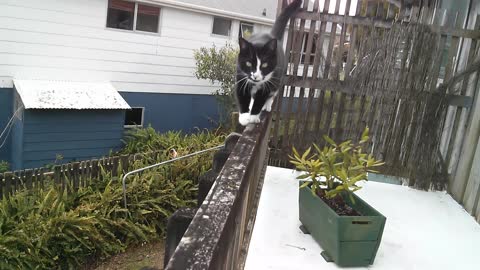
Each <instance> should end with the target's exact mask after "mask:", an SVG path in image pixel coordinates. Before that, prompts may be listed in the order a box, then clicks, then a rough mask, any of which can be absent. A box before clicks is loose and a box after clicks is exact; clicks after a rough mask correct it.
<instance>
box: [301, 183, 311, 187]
mask: <svg viewBox="0 0 480 270" xmlns="http://www.w3.org/2000/svg"><path fill="white" fill-rule="evenodd" d="M310 184H311V182H305V183H303V184H302V185H300V188H305V187H308V185H310Z"/></svg>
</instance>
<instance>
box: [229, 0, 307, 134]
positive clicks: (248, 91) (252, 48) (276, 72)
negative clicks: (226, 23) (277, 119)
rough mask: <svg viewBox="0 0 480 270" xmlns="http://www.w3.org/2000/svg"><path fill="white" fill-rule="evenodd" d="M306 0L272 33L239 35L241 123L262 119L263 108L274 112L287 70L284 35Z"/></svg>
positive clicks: (290, 9) (298, 1)
mask: <svg viewBox="0 0 480 270" xmlns="http://www.w3.org/2000/svg"><path fill="white" fill-rule="evenodd" d="M301 4H302V0H293V1H292V2H291V3H290V4H289V5H288V6H287V7H286V8H285V9H284V10H283V11H282V12H281V14H280V15H279V16H278V18H277V20H276V21H275V24H274V25H273V28H272V31H271V32H270V33H259V34H253V35H252V36H251V37H249V38H248V39H244V38H242V37H240V38H239V41H238V42H239V45H240V53H239V55H238V60H237V78H236V96H237V103H238V107H239V111H240V113H239V119H238V120H239V122H240V124H241V125H243V126H246V125H248V124H249V123H259V122H260V112H261V111H262V110H265V111H268V112H269V111H271V109H272V103H273V99H274V98H275V96H276V95H277V92H278V88H279V87H280V85H282V80H283V77H284V74H285V72H286V69H287V61H286V59H285V53H284V52H283V49H282V38H283V34H284V32H285V27H286V26H287V23H288V20H289V19H290V17H291V16H292V15H293V14H294V13H295V12H296V11H297V10H298V9H299V8H300V6H301Z"/></svg>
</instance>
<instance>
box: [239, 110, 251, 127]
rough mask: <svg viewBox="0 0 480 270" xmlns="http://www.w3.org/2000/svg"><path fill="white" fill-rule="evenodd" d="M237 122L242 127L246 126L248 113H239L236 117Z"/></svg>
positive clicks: (248, 119)
mask: <svg viewBox="0 0 480 270" xmlns="http://www.w3.org/2000/svg"><path fill="white" fill-rule="evenodd" d="M238 122H239V123H240V125H242V126H246V125H248V124H249V123H250V114H249V113H241V114H240V115H239V116H238Z"/></svg>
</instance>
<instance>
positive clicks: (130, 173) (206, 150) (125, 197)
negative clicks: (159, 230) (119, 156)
mask: <svg viewBox="0 0 480 270" xmlns="http://www.w3.org/2000/svg"><path fill="white" fill-rule="evenodd" d="M224 146H225V144H222V145H219V146H215V147H212V148H208V149H205V150H201V151H198V152H195V153H191V154H188V155H185V156H181V157H177V158H173V159H170V160H167V161H163V162H160V163H157V164H153V165H150V166H147V167H144V168H141V169H137V170H134V171H130V172H128V173H126V174H125V175H124V176H123V178H122V188H123V203H124V206H125V209H127V185H126V180H127V177H129V176H130V175H133V174H137V173H139V172H143V171H146V170H148V169H152V168H156V167H159V166H163V165H166V164H169V163H172V162H175V161H178V160H181V159H185V158H189V157H193V156H196V155H200V154H203V153H206V152H210V151H213V150H216V149H220V148H222V147H224Z"/></svg>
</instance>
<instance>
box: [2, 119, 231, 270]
mask: <svg viewBox="0 0 480 270" xmlns="http://www.w3.org/2000/svg"><path fill="white" fill-rule="evenodd" d="M223 139H224V136H223V135H222V134H216V133H215V132H208V131H203V132H199V133H197V134H192V135H184V134H182V133H179V132H170V133H167V134H158V133H155V132H153V131H152V129H150V128H149V129H145V130H136V131H134V132H133V133H132V134H130V136H129V139H128V140H127V143H126V146H127V147H126V148H125V149H124V150H123V151H122V153H132V152H130V151H135V150H141V151H147V150H157V151H162V150H165V151H166V153H167V152H168V149H169V148H170V147H176V150H177V151H178V153H179V154H180V155H183V154H186V153H190V152H193V151H196V150H201V149H205V148H207V147H209V146H210V145H212V146H214V145H217V144H220V143H222V142H223ZM135 152H136V151H135ZM167 158H168V156H167V155H165V156H164V155H159V157H158V159H157V160H137V161H136V162H135V164H133V166H132V167H131V168H129V169H135V168H141V167H144V166H146V165H151V164H152V162H159V161H162V160H165V159H167ZM211 162H212V158H211V154H210V155H202V156H197V157H193V158H192V159H187V160H186V161H185V162H183V161H181V162H174V163H172V165H171V166H168V167H167V168H165V167H160V168H157V169H152V170H149V171H146V172H145V173H143V174H140V175H135V176H132V177H131V178H129V180H128V182H127V198H128V209H125V208H123V196H122V185H121V181H120V179H121V177H112V176H111V175H110V174H109V173H106V172H103V177H102V178H101V179H94V180H93V181H92V183H93V184H92V185H91V186H89V187H85V188H80V189H79V190H78V191H77V192H69V191H68V190H65V191H62V190H61V189H60V187H57V186H54V185H50V186H49V187H48V188H45V189H32V190H29V191H21V192H18V193H16V194H15V195H13V196H10V197H9V198H4V199H3V200H2V201H1V202H0V269H54V268H61V269H74V268H78V266H79V265H80V264H81V263H82V262H84V261H85V260H86V259H89V258H106V257H108V256H110V255H113V254H116V253H118V252H121V251H124V250H125V248H126V247H127V246H129V245H132V244H133V245H134V244H140V243H143V242H148V241H152V240H156V239H158V238H160V237H163V236H164V234H165V228H166V221H167V218H168V217H169V216H170V215H171V214H172V213H173V212H174V211H175V210H176V209H178V208H180V207H185V206H194V205H195V202H196V194H197V188H196V180H197V178H198V176H199V175H200V174H201V173H203V172H205V171H206V170H208V169H210V168H211ZM119 170H122V168H119Z"/></svg>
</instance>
